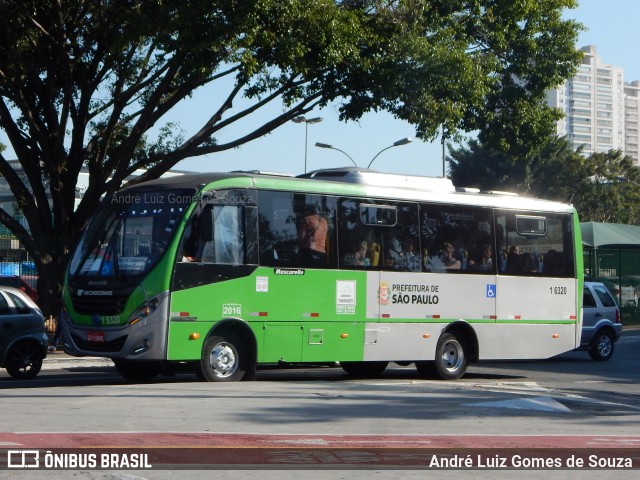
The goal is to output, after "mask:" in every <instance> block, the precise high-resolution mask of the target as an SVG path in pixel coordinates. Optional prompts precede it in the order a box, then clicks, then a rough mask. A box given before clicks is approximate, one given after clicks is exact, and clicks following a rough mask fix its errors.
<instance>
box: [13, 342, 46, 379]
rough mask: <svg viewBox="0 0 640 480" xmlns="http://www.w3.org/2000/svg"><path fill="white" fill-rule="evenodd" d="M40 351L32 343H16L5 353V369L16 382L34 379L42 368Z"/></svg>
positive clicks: (37, 346)
mask: <svg viewBox="0 0 640 480" xmlns="http://www.w3.org/2000/svg"><path fill="white" fill-rule="evenodd" d="M42 360H43V358H42V349H41V348H40V346H39V345H37V344H35V343H32V342H20V343H16V344H15V345H14V346H13V347H11V350H9V352H8V353H7V359H6V362H5V368H6V369H7V372H8V373H9V375H11V376H12V377H13V378H15V379H18V380H28V379H30V378H33V377H35V376H36V375H37V374H38V372H40V369H41V368H42Z"/></svg>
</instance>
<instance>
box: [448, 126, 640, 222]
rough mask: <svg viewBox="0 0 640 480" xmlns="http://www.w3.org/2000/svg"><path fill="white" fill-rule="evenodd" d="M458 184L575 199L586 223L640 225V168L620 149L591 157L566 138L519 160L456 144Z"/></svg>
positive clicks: (453, 160) (453, 169)
mask: <svg viewBox="0 0 640 480" xmlns="http://www.w3.org/2000/svg"><path fill="white" fill-rule="evenodd" d="M449 154H450V157H449V158H448V161H449V166H450V176H451V179H452V180H453V182H454V184H456V185H459V186H470V187H476V188H480V189H482V190H507V191H513V192H517V193H521V194H525V195H532V196H536V197H540V198H547V199H549V200H557V201H560V202H565V203H572V204H573V205H574V206H575V207H576V209H577V211H578V214H579V216H580V219H581V221H584V222H587V221H594V222H611V223H625V224H633V225H640V167H638V166H637V165H636V164H635V162H634V161H633V159H632V158H631V157H628V156H624V155H623V154H622V152H620V151H618V150H611V151H609V152H607V153H594V154H591V155H589V156H588V157H585V156H583V155H582V154H581V151H580V150H578V151H574V150H573V149H572V147H571V144H570V143H569V142H568V141H567V139H566V138H552V139H550V140H549V141H548V142H547V143H546V144H545V145H543V147H542V148H541V149H539V150H538V151H536V153H534V154H532V155H530V156H528V157H520V158H514V157H512V156H510V155H509V154H507V153H504V152H500V151H498V150H495V149H493V148H488V147H484V146H483V145H482V144H481V143H480V142H479V141H476V140H473V141H471V142H469V144H468V146H467V147H460V148H457V149H456V148H450V149H449Z"/></svg>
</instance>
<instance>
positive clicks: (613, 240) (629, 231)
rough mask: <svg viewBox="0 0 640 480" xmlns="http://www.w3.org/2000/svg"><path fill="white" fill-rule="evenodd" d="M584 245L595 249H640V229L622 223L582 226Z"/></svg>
mask: <svg viewBox="0 0 640 480" xmlns="http://www.w3.org/2000/svg"><path fill="white" fill-rule="evenodd" d="M580 230H581V232H582V243H583V244H584V245H586V246H589V247H593V248H600V247H614V248H640V227H639V226H637V225H623V224H620V223H597V222H585V223H581V224H580Z"/></svg>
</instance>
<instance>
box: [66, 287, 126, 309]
mask: <svg viewBox="0 0 640 480" xmlns="http://www.w3.org/2000/svg"><path fill="white" fill-rule="evenodd" d="M128 298H129V292H127V294H126V295H114V296H111V297H89V296H84V297H81V296H78V295H73V294H72V295H71V302H72V303H73V308H74V310H75V311H76V312H78V313H81V314H84V315H93V314H98V315H117V314H118V313H121V312H122V310H124V306H125V303H126V302H127V299H128Z"/></svg>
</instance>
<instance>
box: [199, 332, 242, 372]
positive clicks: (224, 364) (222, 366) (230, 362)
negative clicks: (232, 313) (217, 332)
mask: <svg viewBox="0 0 640 480" xmlns="http://www.w3.org/2000/svg"><path fill="white" fill-rule="evenodd" d="M248 358H249V357H248V354H247V349H246V347H245V345H244V343H243V342H242V340H240V339H239V338H237V337H236V336H235V335H233V334H230V333H228V334H227V333H225V334H224V336H212V337H209V338H208V339H207V341H206V342H205V343H204V348H203V349H202V359H201V360H200V364H199V365H198V372H197V373H198V377H200V378H201V379H202V380H205V381H208V382H237V381H239V380H242V378H243V377H244V375H245V373H246V371H247V366H248Z"/></svg>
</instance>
